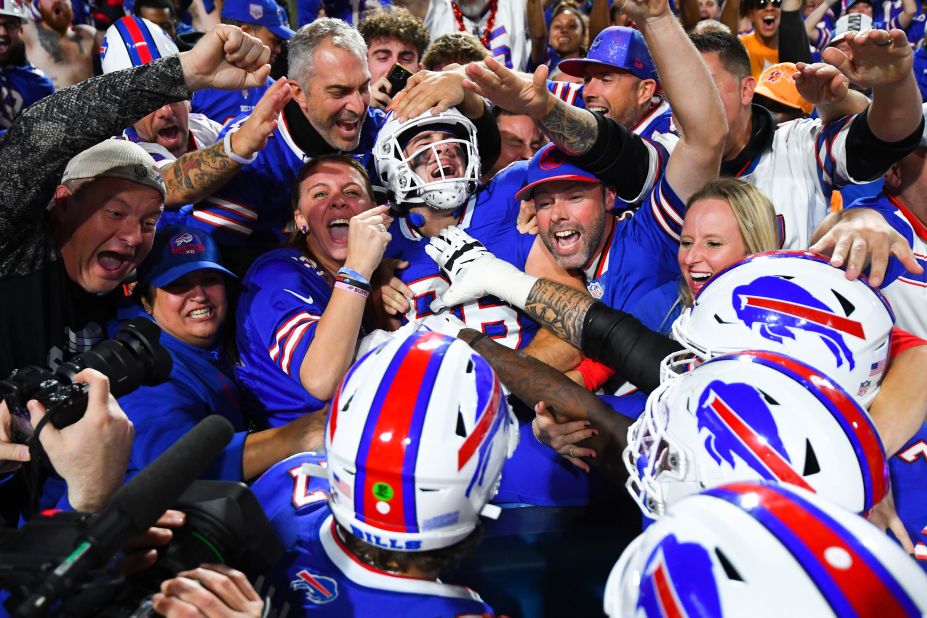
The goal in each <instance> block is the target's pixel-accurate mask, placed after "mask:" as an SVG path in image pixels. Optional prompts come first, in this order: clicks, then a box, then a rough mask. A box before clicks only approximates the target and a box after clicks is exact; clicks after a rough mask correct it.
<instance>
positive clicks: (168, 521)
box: [116, 509, 187, 575]
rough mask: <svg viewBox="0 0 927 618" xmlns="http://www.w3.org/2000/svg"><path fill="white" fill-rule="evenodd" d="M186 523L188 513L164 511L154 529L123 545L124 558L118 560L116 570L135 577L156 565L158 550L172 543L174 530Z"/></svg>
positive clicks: (151, 528)
mask: <svg viewBox="0 0 927 618" xmlns="http://www.w3.org/2000/svg"><path fill="white" fill-rule="evenodd" d="M186 523H187V515H186V513H183V512H182V511H175V510H173V509H168V510H166V511H164V514H163V515H162V516H161V517H160V518H158V521H156V522H155V523H154V525H153V526H152V527H150V528H148V530H146V531H145V532H144V533H142V534H140V535H138V536H137V537H135V538H133V539H131V540H130V541H129V542H128V543H126V544H125V545H123V547H122V556H121V557H120V558H119V559H118V560H116V568H118V569H119V572H120V573H122V574H123V575H134V574H135V573H139V572H141V571H144V570H145V569H147V568H149V567H150V566H152V565H154V563H155V562H157V560H158V550H157V549H156V548H157V547H164V546H165V545H167V544H168V543H170V542H171V539H173V538H174V529H175V528H181V527H182V526H183V525H184V524H186Z"/></svg>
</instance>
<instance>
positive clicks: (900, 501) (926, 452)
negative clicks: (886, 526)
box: [888, 425, 927, 571]
mask: <svg viewBox="0 0 927 618" xmlns="http://www.w3.org/2000/svg"><path fill="white" fill-rule="evenodd" d="M888 469H889V473H890V474H891V477H892V493H893V495H894V497H895V509H896V510H897V511H898V517H899V518H900V519H901V521H902V522H904V527H905V528H906V529H907V531H908V534H909V535H910V536H911V541H912V542H913V543H914V558H915V559H916V560H917V563H918V564H919V565H921V568H923V569H924V570H925V571H927V492H925V491H924V488H925V487H927V425H922V426H921V428H920V430H919V431H918V432H917V433H916V434H915V435H914V437H913V438H911V439H910V440H908V443H907V444H905V445H904V446H903V447H902V448H901V449H900V450H899V451H898V452H897V453H896V454H895V455H894V456H892V458H891V459H889V461H888Z"/></svg>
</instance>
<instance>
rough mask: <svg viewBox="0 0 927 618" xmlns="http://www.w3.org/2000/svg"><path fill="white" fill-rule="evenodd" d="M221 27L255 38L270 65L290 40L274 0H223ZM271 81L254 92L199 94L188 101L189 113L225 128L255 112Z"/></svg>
mask: <svg viewBox="0 0 927 618" xmlns="http://www.w3.org/2000/svg"><path fill="white" fill-rule="evenodd" d="M222 23H224V24H230V25H232V26H238V27H239V28H241V29H242V31H243V32H247V33H248V34H250V35H251V36H255V37H257V38H259V39H260V40H261V42H262V43H264V45H266V46H267V47H268V49H270V64H271V65H273V64H274V61H275V60H276V59H277V56H279V55H280V52H281V51H283V46H284V44H285V42H286V41H289V40H290V39H291V38H293V31H292V30H291V29H290V27H289V26H288V25H287V20H286V14H285V13H284V12H283V9H282V8H281V7H280V5H278V4H277V3H276V2H275V1H274V0H226V2H225V3H224V4H223V5H222ZM273 83H274V82H273V80H272V79H270V78H268V79H267V82H266V83H265V84H264V85H262V86H258V87H256V88H245V89H243V90H215V89H210V90H200V91H199V92H196V93H195V94H194V95H193V99H192V100H191V101H190V105H191V107H192V110H193V111H194V112H196V113H199V114H203V115H204V116H206V117H207V118H210V119H212V120H215V121H216V122H218V123H219V124H225V123H226V122H227V121H228V120H230V119H231V118H234V117H236V116H238V115H239V114H245V113H248V112H250V111H251V110H253V109H254V106H255V105H257V102H258V101H260V100H261V97H262V96H264V93H265V92H267V89H268V88H270V86H271V85H273Z"/></svg>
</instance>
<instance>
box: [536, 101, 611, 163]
mask: <svg viewBox="0 0 927 618" xmlns="http://www.w3.org/2000/svg"><path fill="white" fill-rule="evenodd" d="M541 128H542V129H543V130H544V132H545V133H546V134H547V135H548V136H549V137H550V139H551V140H553V141H554V142H555V143H556V144H557V146H559V147H560V148H561V149H563V150H564V151H566V152H567V154H570V155H574V156H578V155H584V154H586V153H587V152H589V150H590V149H591V148H592V145H593V144H594V143H595V138H596V135H597V134H598V129H599V127H598V124H596V120H595V116H593V115H592V113H590V112H587V111H586V110H583V109H579V108H577V107H573V106H572V105H567V104H566V103H564V102H563V101H557V102H556V103H555V104H554V107H553V109H551V110H550V112H548V114H547V115H546V116H544V118H543V119H541Z"/></svg>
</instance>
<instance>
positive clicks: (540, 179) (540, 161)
mask: <svg viewBox="0 0 927 618" xmlns="http://www.w3.org/2000/svg"><path fill="white" fill-rule="evenodd" d="M555 180H570V181H573V182H588V183H596V184H598V183H601V182H602V181H601V180H599V179H598V178H596V177H595V175H593V174H590V173H589V172H587V171H586V170H584V169H580V168H579V167H577V166H575V165H573V164H572V163H570V162H569V155H567V153H565V152H563V151H562V150H560V149H559V148H557V146H555V145H554V144H547V145H546V146H544V147H543V148H541V149H540V150H538V151H537V152H536V153H535V155H534V156H533V157H531V161H530V162H529V163H528V176H527V178H526V179H525V186H524V187H522V188H521V190H520V191H519V192H518V193H516V194H515V199H518V200H530V199H531V197H532V196H533V194H534V189H535V188H536V187H537V186H538V185H542V184H544V183H545V182H554V181H555Z"/></svg>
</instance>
